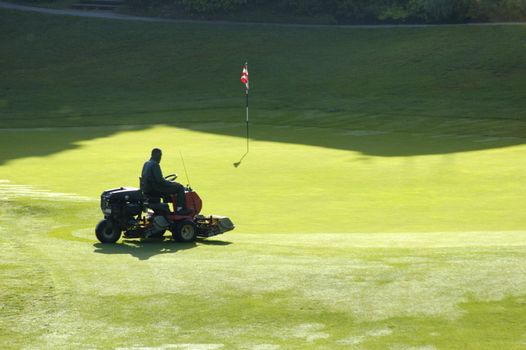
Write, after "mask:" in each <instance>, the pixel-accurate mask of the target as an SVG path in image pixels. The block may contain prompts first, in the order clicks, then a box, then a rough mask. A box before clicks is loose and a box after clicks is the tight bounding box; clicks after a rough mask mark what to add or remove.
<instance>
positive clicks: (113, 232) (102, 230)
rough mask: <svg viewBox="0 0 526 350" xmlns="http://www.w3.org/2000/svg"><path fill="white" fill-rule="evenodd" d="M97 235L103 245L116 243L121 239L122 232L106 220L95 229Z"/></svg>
mask: <svg viewBox="0 0 526 350" xmlns="http://www.w3.org/2000/svg"><path fill="white" fill-rule="evenodd" d="M95 235H96V236H97V239H98V240H99V241H100V242H101V243H115V242H117V241H118V240H119V238H121V231H120V230H118V229H116V228H115V227H114V226H113V224H112V222H111V221H110V220H108V219H104V220H102V221H101V222H99V224H98V225H97V227H96V228H95Z"/></svg>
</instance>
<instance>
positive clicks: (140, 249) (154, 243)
mask: <svg viewBox="0 0 526 350" xmlns="http://www.w3.org/2000/svg"><path fill="white" fill-rule="evenodd" d="M230 244H232V243H231V242H226V241H217V240H210V241H209V240H206V239H197V240H196V242H191V243H179V242H174V241H172V240H171V239H169V238H167V237H165V238H164V239H163V240H160V239H157V240H147V239H144V240H132V239H124V240H123V241H122V242H121V243H116V244H103V243H95V244H94V245H93V246H94V247H95V250H94V252H95V253H98V254H124V255H131V256H133V257H135V258H137V259H139V260H148V259H150V258H151V257H152V256H156V255H160V254H174V253H177V252H178V251H182V250H188V249H192V248H196V247H198V246H199V245H207V246H227V245H230Z"/></svg>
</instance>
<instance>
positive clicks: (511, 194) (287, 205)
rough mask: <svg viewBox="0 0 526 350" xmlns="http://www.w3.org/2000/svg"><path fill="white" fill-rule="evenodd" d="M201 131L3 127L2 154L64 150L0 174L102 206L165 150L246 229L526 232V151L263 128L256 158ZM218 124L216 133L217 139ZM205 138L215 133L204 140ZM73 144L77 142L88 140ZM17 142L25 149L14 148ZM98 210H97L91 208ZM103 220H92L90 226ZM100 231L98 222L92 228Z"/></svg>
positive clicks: (209, 202) (398, 136) (409, 137)
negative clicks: (321, 143)
mask: <svg viewBox="0 0 526 350" xmlns="http://www.w3.org/2000/svg"><path fill="white" fill-rule="evenodd" d="M201 128H202V129H203V132H199V131H195V130H194V131H189V130H185V129H180V128H175V127H168V126H156V127H152V128H148V129H133V128H132V129H130V130H126V129H119V128H114V129H111V128H110V129H109V130H108V128H106V129H105V132H106V133H107V134H110V135H111V136H103V137H97V133H98V132H100V130H99V128H91V129H90V128H87V129H81V128H79V129H75V128H72V129H68V128H66V129H60V128H59V129H43V130H18V131H17V130H11V131H1V133H2V138H1V140H2V141H0V143H1V144H2V150H3V151H2V152H3V153H5V154H6V155H5V156H4V157H3V158H6V157H9V154H11V153H17V152H19V153H22V152H23V150H27V149H28V148H31V149H34V150H35V151H34V152H35V153H38V152H39V151H42V152H45V149H46V148H49V149H53V148H54V147H56V148H60V147H63V148H64V150H63V151H59V152H56V153H54V154H51V155H49V156H43V157H28V158H21V159H16V160H12V161H9V162H8V163H7V164H6V165H4V166H3V167H2V168H0V179H6V180H9V181H11V182H12V183H13V184H20V185H31V186H34V187H35V189H43V190H49V191H53V192H67V193H75V194H78V195H81V196H87V197H90V198H93V199H94V200H97V198H98V196H99V195H100V193H101V192H102V191H103V190H105V189H108V188H114V187H119V186H137V185H138V176H139V172H140V169H141V167H142V163H143V162H144V161H145V160H146V159H147V158H148V156H149V150H150V149H151V148H153V147H156V146H157V147H161V148H162V149H163V150H164V153H165V156H164V159H163V161H162V164H161V165H162V167H163V169H164V172H165V174H169V173H170V172H173V171H175V172H177V173H178V174H179V180H180V181H181V182H183V183H186V182H187V181H186V175H185V172H184V170H183V167H182V162H181V159H180V155H179V152H181V153H182V154H183V157H184V160H185V162H186V167H187V171H188V175H189V177H190V179H189V180H190V183H191V185H192V186H193V187H194V188H195V190H197V191H198V193H199V194H200V195H201V197H202V199H203V201H204V208H203V211H204V212H206V213H215V214H224V215H228V216H230V217H232V219H233V220H234V222H235V223H236V224H237V225H238V230H237V231H238V232H244V233H279V232H282V233H290V232H302V233H309V232H312V233H329V232H426V231H432V232H436V231H495V230H497V231H502V230H522V229H524V212H523V208H526V189H525V188H524V187H523V186H522V185H521V182H520V181H519V179H523V178H525V177H526V167H525V164H524V162H525V161H524V152H525V150H526V146H511V147H503V148H494V149H488V150H480V151H471V152H460V153H452V154H436V155H433V154H430V155H421V156H410V157H408V156H403V157H402V156H390V157H380V156H371V155H367V154H363V153H362V152H359V151H352V150H350V151H344V150H338V149H332V148H323V147H314V146H305V145H298V144H285V143H275V142H268V141H258V140H257V138H258V135H259V134H274V135H277V134H280V133H281V134H287V135H289V137H290V138H291V139H294V138H296V139H312V138H318V139H322V140H323V139H331V140H332V141H333V142H339V143H340V144H345V143H348V144H349V146H348V148H352V147H353V143H356V142H362V143H364V142H365V143H370V144H377V145H384V147H385V148H390V149H391V150H395V149H396V147H399V148H400V152H403V150H402V149H403V148H411V147H414V148H420V149H426V148H433V147H434V145H440V144H442V143H446V144H450V145H451V144H455V143H462V144H468V145H469V144H473V145H477V144H479V143H485V144H486V146H487V145H488V144H491V143H492V142H493V143H494V144H495V145H494V146H495V147H498V142H499V140H498V139H497V140H492V139H490V140H488V139H487V138H486V137H475V136H473V137H462V138H458V137H455V136H451V135H450V136H448V135H418V134H402V133H376V132H372V131H369V132H368V131H363V130H362V131H360V132H348V131H345V130H344V131H338V130H333V129H320V128H304V129H296V128H292V127H286V126H285V127H268V126H264V127H261V126H257V125H256V126H253V129H254V130H253V132H254V136H255V137H256V139H255V140H252V143H251V145H250V152H249V154H248V155H247V156H246V157H245V158H244V159H243V160H242V162H241V165H240V166H239V167H237V168H236V167H234V166H233V163H235V162H238V161H239V160H240V159H241V157H242V156H243V154H244V152H245V147H246V144H245V140H243V139H242V138H235V137H230V136H221V135H218V134H220V133H221V132H225V133H226V132H233V131H232V129H235V128H242V126H235V125H229V124H202V125H201ZM211 129H213V130H214V131H216V133H215V134H212V133H210V131H211ZM204 131H207V132H206V133H205V132H204ZM82 138H85V139H87V140H86V141H75V142H74V143H71V144H67V143H68V142H69V140H72V139H73V140H82ZM13 140H16V143H15V142H13ZM93 207H94V211H95V210H96V209H97V208H96V205H93ZM92 220H93V219H92ZM92 224H93V221H92Z"/></svg>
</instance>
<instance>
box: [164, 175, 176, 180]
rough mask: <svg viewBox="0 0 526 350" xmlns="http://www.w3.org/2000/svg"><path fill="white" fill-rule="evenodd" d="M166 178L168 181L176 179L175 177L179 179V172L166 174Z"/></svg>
mask: <svg viewBox="0 0 526 350" xmlns="http://www.w3.org/2000/svg"><path fill="white" fill-rule="evenodd" d="M164 178H165V179H166V180H168V181H175V179H177V174H170V175H166V176H165V177H164Z"/></svg>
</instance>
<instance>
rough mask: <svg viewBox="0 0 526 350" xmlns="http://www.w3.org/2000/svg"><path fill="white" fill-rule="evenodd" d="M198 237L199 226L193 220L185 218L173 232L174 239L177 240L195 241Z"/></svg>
mask: <svg viewBox="0 0 526 350" xmlns="http://www.w3.org/2000/svg"><path fill="white" fill-rule="evenodd" d="M196 237H197V226H196V225H195V223H194V222H193V221H190V220H185V221H182V222H180V223H178V224H177V225H176V227H175V232H174V233H173V239H174V240H176V241H177V242H184V243H188V242H193V241H195V238H196Z"/></svg>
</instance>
